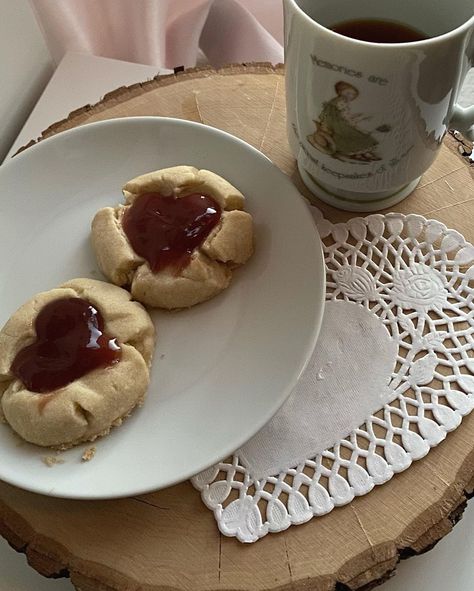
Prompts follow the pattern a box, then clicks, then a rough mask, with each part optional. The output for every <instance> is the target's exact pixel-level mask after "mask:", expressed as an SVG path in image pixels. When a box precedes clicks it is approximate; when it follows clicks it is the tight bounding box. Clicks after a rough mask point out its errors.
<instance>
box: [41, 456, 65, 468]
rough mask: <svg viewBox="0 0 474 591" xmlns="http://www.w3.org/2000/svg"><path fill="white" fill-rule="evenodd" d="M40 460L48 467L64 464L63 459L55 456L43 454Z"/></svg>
mask: <svg viewBox="0 0 474 591" xmlns="http://www.w3.org/2000/svg"><path fill="white" fill-rule="evenodd" d="M41 461H42V462H43V464H45V466H48V468H51V467H52V466H54V465H55V464H64V460H62V459H61V458H58V457H56V456H43V457H42V458H41Z"/></svg>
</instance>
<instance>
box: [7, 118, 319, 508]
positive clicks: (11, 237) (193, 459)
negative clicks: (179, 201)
mask: <svg viewBox="0 0 474 591" xmlns="http://www.w3.org/2000/svg"><path fill="white" fill-rule="evenodd" d="M177 164H192V165H194V166H197V167H201V168H208V169H210V170H213V171H215V172H216V173H217V174H220V175H222V176H223V177H225V178H227V179H228V180H229V181H230V182H231V183H233V184H234V185H236V186H237V187H238V188H239V189H240V190H241V191H242V192H243V193H244V195H245V196H246V198H247V209H248V211H249V212H250V213H251V214H252V215H253V216H254V220H255V229H256V252H255V255H254V256H253V258H252V259H251V260H250V261H249V262H248V263H247V264H246V265H245V266H244V267H242V268H241V269H239V270H237V271H236V273H235V275H234V280H233V281H232V284H231V286H230V287H229V288H228V289H227V290H226V291H225V292H223V293H222V294H221V295H219V296H217V297H216V298H214V299H212V300H211V301H209V302H207V303H205V304H201V305H199V306H195V307H194V308H191V309H190V310H187V311H183V312H179V313H166V312H158V311H157V312H152V316H153V319H154V321H155V324H156V327H157V334H158V342H157V348H156V352H155V358H154V363H153V370H152V382H151V386H150V390H149V394H148V397H147V399H146V402H145V405H144V407H143V408H141V409H137V410H136V411H135V412H134V413H133V415H132V416H131V417H130V418H129V419H127V420H126V421H125V422H124V424H123V425H122V426H121V427H120V428H118V429H115V430H113V432H112V433H111V434H110V435H109V436H108V437H105V438H103V439H100V440H98V441H97V442H96V443H95V444H94V445H96V447H97V454H96V456H95V458H94V459H93V460H92V461H90V462H88V463H81V462H80V457H81V454H82V452H83V450H84V449H86V448H87V447H89V446H86V445H83V446H79V447H77V448H74V449H72V450H69V451H68V452H65V453H63V454H62V455H61V458H62V459H63V460H64V464H60V465H59V464H57V465H55V466H53V467H51V468H48V467H46V466H45V465H44V463H42V461H41V458H42V457H44V456H45V455H49V454H50V452H49V451H48V450H45V449H41V448H38V447H35V446H32V445H29V444H21V443H20V444H19V442H18V439H17V438H16V437H15V436H13V435H12V433H11V431H10V429H9V427H7V426H0V449H1V459H0V478H1V479H2V480H5V481H6V482H9V483H11V484H14V485H16V486H20V487H22V488H25V489H28V490H31V491H35V492H40V493H43V494H47V495H52V496H60V497H67V498H82V499H99V498H113V497H122V496H129V495H134V494H140V493H144V492H148V491H151V490H154V489H158V488H162V487H165V486H169V485H171V484H174V483H176V482H179V481H181V480H184V479H186V478H189V477H190V476H192V475H193V474H196V473H197V472H199V471H201V470H203V469H204V468H206V467H208V466H209V465H211V464H213V463H215V462H217V461H219V460H221V459H222V458H224V457H225V456H227V455H229V454H230V453H231V452H233V451H234V450H235V449H237V448H238V447H239V446H240V445H241V444H243V443H244V442H245V441H246V440H248V439H249V438H250V437H251V436H252V435H254V434H255V433H256V432H257V431H258V429H259V428H260V427H262V426H263V425H264V424H265V423H266V422H267V421H268V420H269V419H270V418H271V416H272V415H273V414H274V413H275V412H276V411H277V409H278V408H279V407H280V405H281V404H282V403H283V402H284V400H285V399H286V397H287V396H288V394H289V393H290V391H291V390H292V388H293V387H294V385H295V383H296V381H297V379H298V377H299V375H300V374H301V372H302V371H303V368H304V366H305V364H306V362H307V360H308V358H309V356H310V354H311V352H312V349H313V347H314V345H315V342H316V338H317V333H318V331H319V327H320V324H321V317H322V310H323V298H324V264H323V256H322V249H321V244H320V241H319V237H318V234H317V231H316V228H315V226H314V223H313V221H312V218H311V215H310V213H309V211H308V209H307V207H306V205H305V204H304V202H303V199H302V198H301V196H300V195H299V193H298V192H297V190H296V189H295V187H294V186H293V185H292V183H291V181H290V180H289V179H288V178H287V177H286V176H285V175H284V174H283V173H282V172H280V171H279V170H278V169H277V168H276V167H275V166H274V165H273V164H272V163H271V162H270V160H268V159H267V158H266V157H265V156H263V155H262V154H261V153H260V152H258V151H257V150H255V149H254V148H252V147H251V146H249V145H248V144H246V143H245V142H243V141H241V140H239V139H237V138H235V137H232V136H231V135H229V134H226V133H224V132H222V131H218V130H216V129H213V128H210V127H206V126H204V125H200V124H197V123H190V122H187V121H181V120H176V119H164V118H158V117H137V118H130V119H116V120H112V121H105V122H100V123H94V124H91V125H86V126H83V127H79V128H76V129H73V130H71V131H66V132H65V133H61V134H59V135H57V136H55V137H53V138H51V139H47V140H45V141H43V142H41V143H39V144H38V145H36V146H33V147H32V148H30V149H28V150H26V151H25V152H24V153H22V154H20V155H18V156H16V157H15V158H14V159H13V160H12V161H11V162H8V163H7V164H5V165H4V166H2V167H1V168H0V195H1V198H0V268H1V269H2V281H1V285H0V325H3V323H4V322H5V321H6V320H7V319H8V317H9V316H10V315H11V314H12V312H14V311H15V310H16V308H17V307H18V306H19V305H20V304H22V303H23V302H24V301H26V300H27V299H29V298H30V297H31V296H32V295H34V294H35V293H37V292H39V291H43V290H47V289H50V288H52V287H54V286H56V285H58V284H60V283H62V282H64V281H66V280H67V279H71V278H73V277H92V278H102V277H101V276H100V273H99V272H98V271H97V267H96V262H95V259H94V255H93V253H92V250H91V247H90V245H89V228H90V222H91V220H92V217H93V216H94V213H95V212H96V211H97V209H99V208H100V207H103V206H106V205H114V204H116V203H118V202H121V200H122V195H121V186H122V185H123V184H124V183H125V181H127V180H128V179H130V178H132V177H134V176H136V175H139V174H142V173H145V172H148V171H150V170H155V169H158V168H163V167H166V166H173V165H177ZM53 454H54V452H53Z"/></svg>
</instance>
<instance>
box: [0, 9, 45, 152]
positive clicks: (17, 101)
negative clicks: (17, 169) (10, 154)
mask: <svg viewBox="0 0 474 591" xmlns="http://www.w3.org/2000/svg"><path fill="white" fill-rule="evenodd" d="M52 72H53V62H52V59H51V56H50V53H49V51H48V48H47V46H46V43H45V41H44V39H43V35H42V33H41V31H40V28H39V26H38V23H37V21H36V18H35V15H34V13H33V10H32V8H31V6H30V3H29V0H0V162H1V161H2V160H3V158H4V156H5V154H6V153H7V151H8V148H9V147H10V145H11V144H12V142H13V140H14V139H15V137H16V136H17V134H18V132H19V131H20V129H21V127H22V126H23V123H24V122H25V120H26V118H27V117H28V115H29V113H30V111H31V109H32V107H33V106H34V104H35V102H36V100H37V99H38V97H39V95H40V94H41V91H42V90H43V88H44V86H45V84H46V83H47V81H48V80H49V78H50V76H51V74H52Z"/></svg>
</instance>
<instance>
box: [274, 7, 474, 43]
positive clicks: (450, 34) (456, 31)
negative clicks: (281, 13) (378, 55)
mask: <svg viewBox="0 0 474 591" xmlns="http://www.w3.org/2000/svg"><path fill="white" fill-rule="evenodd" d="M283 2H284V3H285V2H286V3H288V4H290V5H292V6H293V8H294V9H296V12H297V13H299V14H300V15H302V16H303V18H304V19H305V20H306V21H308V22H309V23H310V24H312V25H313V26H314V25H316V26H317V27H320V28H321V29H324V31H327V32H328V33H330V34H332V35H336V36H337V37H340V38H342V39H345V40H346V41H349V42H351V43H354V44H357V45H359V44H361V45H366V46H369V47H388V48H393V47H400V48H403V47H413V46H419V45H423V44H426V45H428V44H433V43H436V42H438V41H444V40H446V39H448V38H450V37H455V36H456V35H459V34H461V33H462V32H464V30H468V29H469V28H471V27H472V26H474V14H473V15H472V16H471V17H470V18H468V19H467V21H465V22H463V23H462V24H461V25H459V26H458V27H456V28H455V29H451V31H446V33H442V34H441V35H436V36H435V37H428V38H427V39H419V40H418V41H403V42H402V43H378V42H376V41H364V40H362V39H354V38H353V37H347V36H346V35H342V34H341V33H337V32H336V31H333V30H332V29H329V28H328V27H326V26H324V25H322V24H321V23H319V22H318V21H316V20H314V19H313V18H311V17H310V16H309V14H307V13H306V12H305V11H304V10H303V9H302V8H301V6H299V5H298V3H297V2H296V0H283Z"/></svg>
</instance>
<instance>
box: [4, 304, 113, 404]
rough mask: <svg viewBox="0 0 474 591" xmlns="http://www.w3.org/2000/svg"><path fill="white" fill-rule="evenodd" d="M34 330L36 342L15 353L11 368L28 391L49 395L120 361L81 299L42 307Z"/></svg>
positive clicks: (96, 312)
mask: <svg viewBox="0 0 474 591" xmlns="http://www.w3.org/2000/svg"><path fill="white" fill-rule="evenodd" d="M34 327H35V331H36V341H35V342H34V343H33V344H31V345H28V346H27V347H24V348H23V349H22V350H21V351H19V352H18V353H17V355H16V357H15V359H14V361H13V364H12V366H11V371H12V373H13V375H14V376H15V377H17V378H18V379H19V380H21V381H22V382H23V384H24V385H25V387H26V388H27V389H28V390H30V391H32V392H37V393H39V394H46V393H48V392H52V391H53V390H57V389H58V388H63V387H64V386H67V385H68V384H70V383H71V382H73V381H74V380H77V379H78V378H81V377H82V376H84V375H85V374H87V373H89V372H91V371H92V370H94V369H98V368H101V367H108V366H110V365H113V364H114V363H117V362H118V361H119V360H120V356H121V351H120V347H119V345H118V344H117V341H116V339H115V338H114V337H111V336H110V335H108V334H107V333H105V332H104V319H103V317H102V315H101V313H100V312H99V310H98V309H97V308H96V307H95V306H93V305H92V304H91V303H90V302H88V301H86V300H83V299H81V298H62V299H59V300H54V301H52V302H50V303H49V304H46V306H44V308H42V309H41V310H40V312H39V313H38V316H37V317H36V320H35V325H34Z"/></svg>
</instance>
